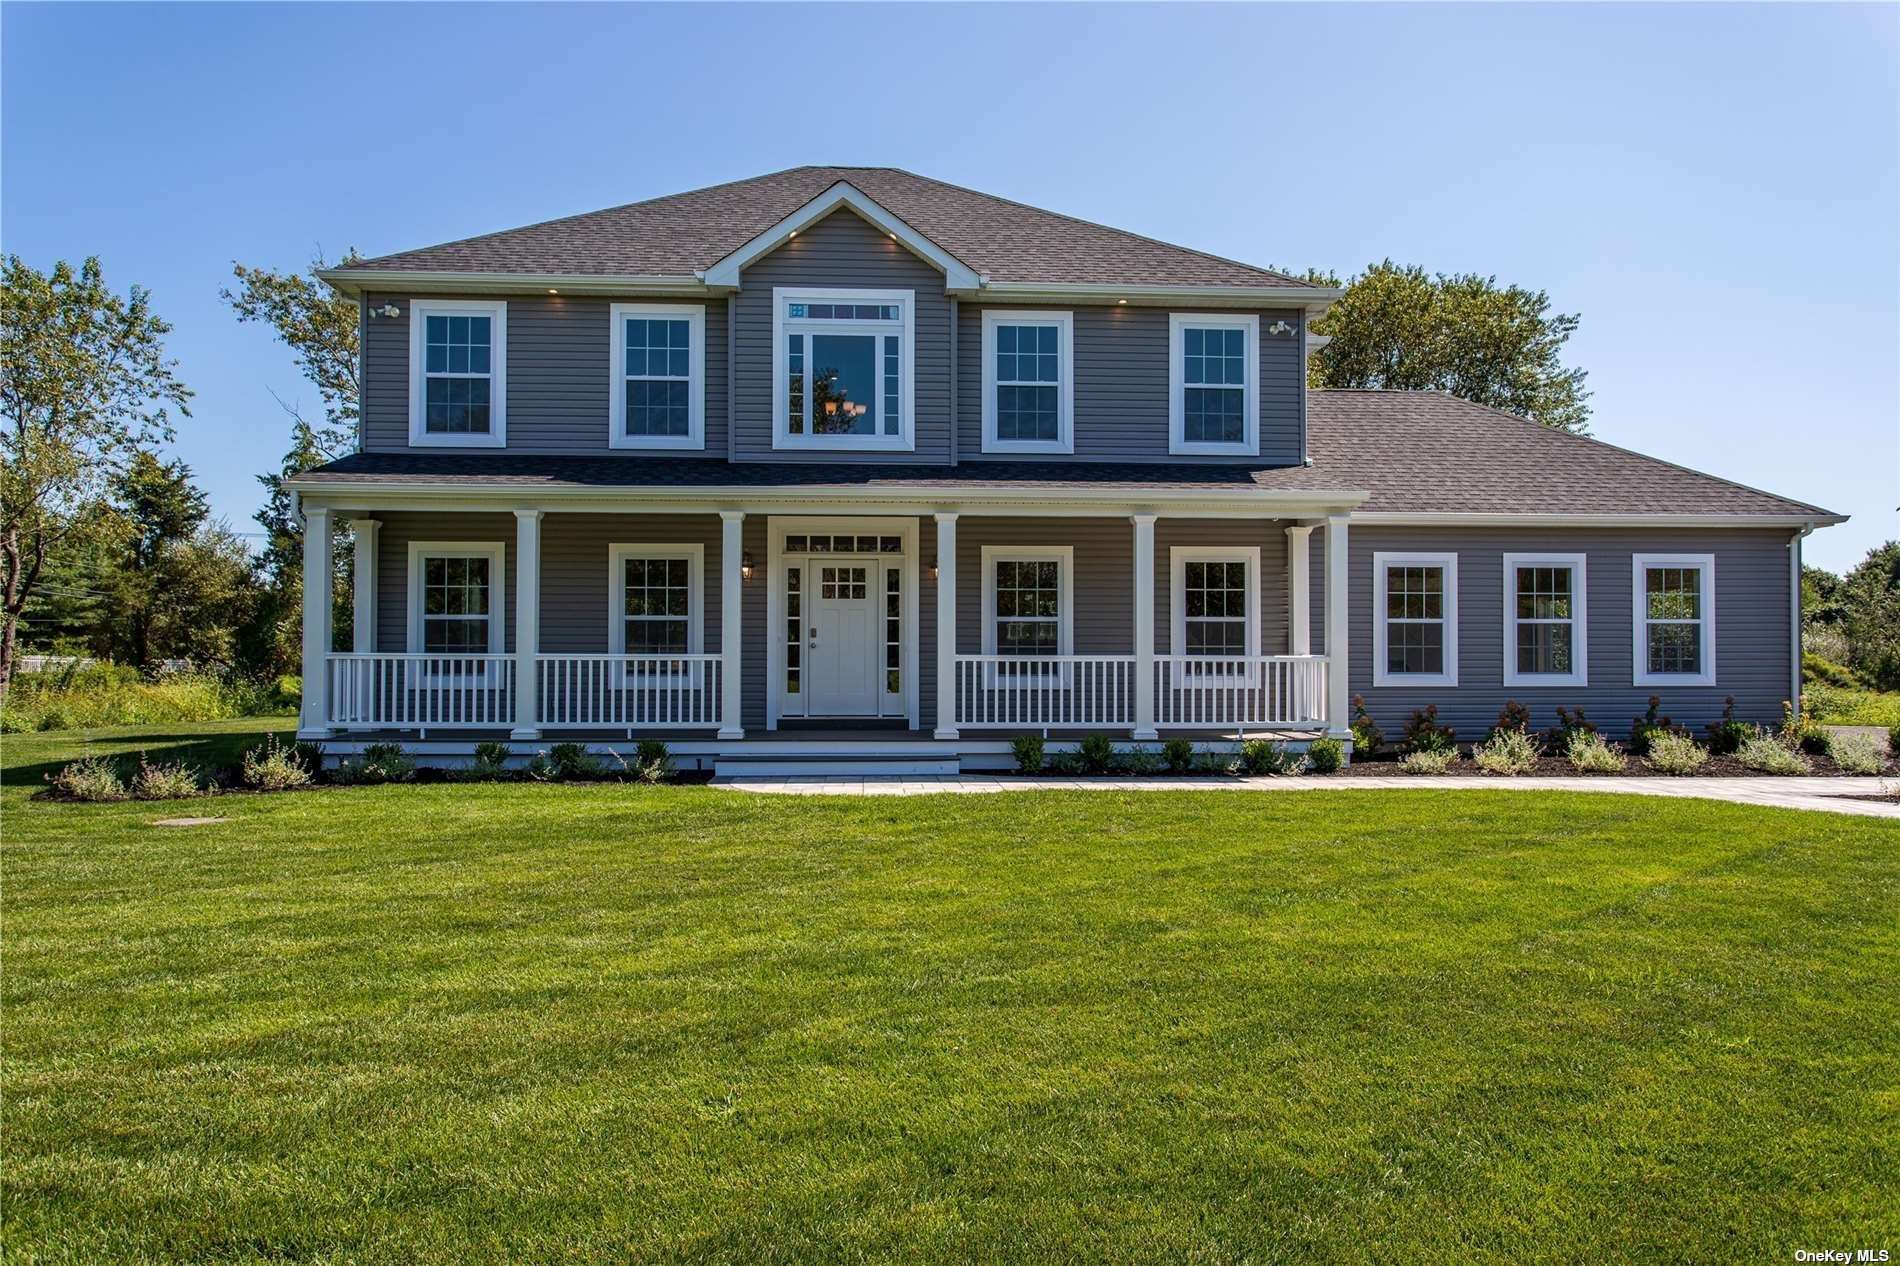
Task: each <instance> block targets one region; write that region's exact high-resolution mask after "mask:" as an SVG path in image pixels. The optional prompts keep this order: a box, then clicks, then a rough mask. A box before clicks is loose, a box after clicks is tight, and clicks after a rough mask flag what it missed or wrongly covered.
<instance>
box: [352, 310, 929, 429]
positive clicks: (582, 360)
mask: <svg viewBox="0 0 1900 1266" xmlns="http://www.w3.org/2000/svg"><path fill="white" fill-rule="evenodd" d="M939 285H940V286H941V283H939ZM429 297H430V296H427V295H424V296H422V298H424V299H427V298H429ZM457 297H458V298H460V297H463V296H457ZM415 298H416V296H414V295H396V294H376V295H371V296H369V298H368V304H369V306H370V307H371V308H379V307H381V306H382V305H383V304H385V303H393V304H395V305H396V306H397V307H398V308H401V309H402V315H401V316H400V317H376V318H374V319H371V320H369V321H367V322H366V323H365V326H364V343H363V372H364V382H363V446H364V448H365V449H366V450H367V451H370V452H378V451H383V452H387V451H391V450H402V449H407V448H408V447H409V322H410V313H409V308H410V304H411V303H412V302H413V301H414V300H415ZM496 298H497V301H500V300H501V299H503V298H505V301H506V302H507V304H508V334H507V358H508V359H507V391H508V409H507V432H508V436H507V438H508V446H507V451H508V452H513V453H605V452H608V451H610V450H609V447H608V442H607V437H608V417H607V412H608V409H609V407H610V406H609V390H608V385H609V379H608V373H609V365H608V363H607V362H608V360H609V359H610V356H611V351H612V319H611V315H610V309H611V307H612V304H613V302H614V300H612V299H610V298H599V299H596V298H582V297H572V298H570V297H568V296H565V295H526V296H524V295H509V296H505V297H502V296H497V297H496ZM627 302H636V300H632V299H629V300H627ZM653 302H655V303H666V304H682V303H690V304H698V303H701V302H703V303H704V305H705V308H706V321H705V326H706V381H705V383H704V384H702V386H703V389H704V391H705V400H706V446H705V448H704V449H703V450H702V449H623V450H614V451H620V452H626V453H631V454H637V455H639V456H643V457H654V458H667V457H719V456H723V455H724V454H725V452H726V418H727V414H728V408H727V404H728V395H727V391H726V378H727V365H728V359H729V355H728V340H727V323H726V301H725V300H724V299H706V300H699V299H690V300H686V299H678V300H675V299H656V300H653ZM445 451H451V452H452V451H458V450H453V449H450V450H445ZM465 451H468V452H474V453H483V452H490V453H492V452H495V451H497V450H495V449H492V448H470V449H468V450H465Z"/></svg>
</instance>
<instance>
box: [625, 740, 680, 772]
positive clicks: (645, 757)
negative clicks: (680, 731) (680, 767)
mask: <svg viewBox="0 0 1900 1266" xmlns="http://www.w3.org/2000/svg"><path fill="white" fill-rule="evenodd" d="M672 772H673V753H671V752H669V751H667V750H666V744H665V743H662V742H661V741H660V740H659V739H641V740H640V746H638V747H636V748H635V749H634V751H633V776H634V777H635V778H638V779H639V780H640V781H641V782H665V781H666V779H667V777H668V775H670V774H671V773H672Z"/></svg>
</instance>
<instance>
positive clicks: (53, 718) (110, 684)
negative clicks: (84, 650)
mask: <svg viewBox="0 0 1900 1266" xmlns="http://www.w3.org/2000/svg"><path fill="white" fill-rule="evenodd" d="M301 689H302V683H301V682H300V681H299V680H298V679H297V678H295V677H281V678H278V679H277V680H275V681H261V680H258V679H255V678H250V677H241V676H225V677H220V676H217V675H216V674H212V673H170V674H167V675H166V676H163V677H158V678H150V679H148V678H146V677H143V676H141V675H140V674H139V672H138V670H137V669H134V668H124V667H119V666H116V665H113V664H87V665H83V666H79V665H75V666H72V667H68V668H61V669H54V670H51V671H48V672H38V673H21V674H19V675H18V676H16V677H15V678H14V679H13V680H12V682H11V683H9V684H8V686H7V693H6V699H5V702H4V703H3V704H0V732H3V733H7V734H24V733H30V732H33V731H38V730H92V729H98V728H100V727H103V726H109V725H163V724H167V723H170V722H173V721H224V720H230V719H234V718H237V717H253V716H272V715H278V714H282V713H285V712H294V711H295V710H296V708H297V704H298V700H299V695H300V692H301Z"/></svg>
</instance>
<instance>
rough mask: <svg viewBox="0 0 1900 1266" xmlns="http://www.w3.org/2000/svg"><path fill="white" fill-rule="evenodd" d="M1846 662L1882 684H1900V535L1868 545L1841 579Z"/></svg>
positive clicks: (1898, 687) (1884, 687) (1883, 686)
mask: <svg viewBox="0 0 1900 1266" xmlns="http://www.w3.org/2000/svg"><path fill="white" fill-rule="evenodd" d="M1840 595H1841V597H1840V601H1841V610H1842V621H1841V622H1842V624H1843V626H1844V627H1845V628H1846V630H1847V648H1848V662H1849V664H1850V665H1851V666H1852V667H1853V669H1854V671H1856V672H1857V673H1859V674H1860V675H1861V676H1862V677H1863V678H1865V679H1866V680H1868V681H1871V682H1873V683H1874V685H1876V686H1878V687H1879V688H1880V689H1882V690H1900V541H1888V542H1887V543H1886V544H1885V545H1882V546H1879V547H1878V548H1876V549H1873V550H1869V551H1868V553H1867V557H1866V558H1864V559H1862V560H1861V561H1860V562H1859V563H1857V564H1855V566H1854V569H1853V570H1852V571H1850V572H1848V573H1847V575H1846V576H1844V577H1843V578H1842V579H1841V589H1840Z"/></svg>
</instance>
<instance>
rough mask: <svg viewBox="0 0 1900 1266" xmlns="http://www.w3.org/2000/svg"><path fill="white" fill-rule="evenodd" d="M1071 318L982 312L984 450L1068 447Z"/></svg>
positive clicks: (1071, 447) (1071, 442)
mask: <svg viewBox="0 0 1900 1266" xmlns="http://www.w3.org/2000/svg"><path fill="white" fill-rule="evenodd" d="M1074 337H1075V318H1074V316H1073V314H1071V313H1068V312H1013V311H1010V310H1008V309H1002V310H998V309H995V308H991V309H987V310H985V311H984V313H983V451H984V452H986V453H1073V452H1074V451H1075V424H1074V418H1073V413H1074V399H1075V373H1074V369H1073V366H1074V355H1073V351H1072V347H1073V343H1074Z"/></svg>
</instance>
